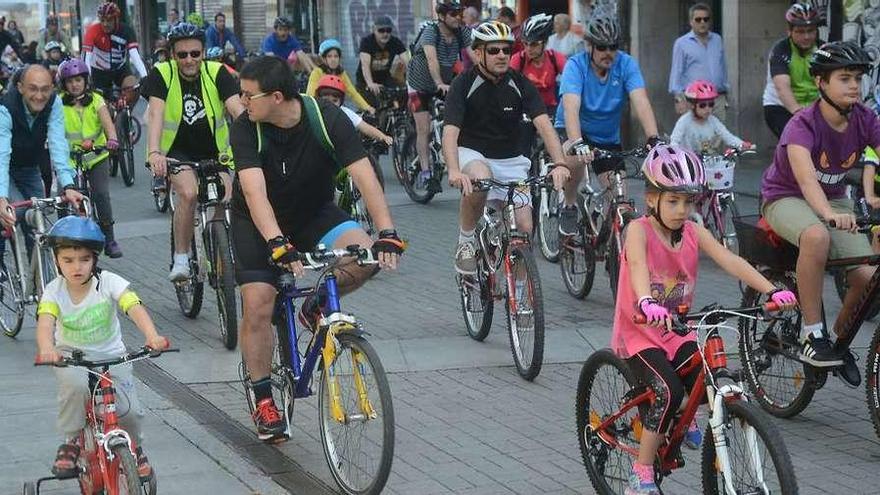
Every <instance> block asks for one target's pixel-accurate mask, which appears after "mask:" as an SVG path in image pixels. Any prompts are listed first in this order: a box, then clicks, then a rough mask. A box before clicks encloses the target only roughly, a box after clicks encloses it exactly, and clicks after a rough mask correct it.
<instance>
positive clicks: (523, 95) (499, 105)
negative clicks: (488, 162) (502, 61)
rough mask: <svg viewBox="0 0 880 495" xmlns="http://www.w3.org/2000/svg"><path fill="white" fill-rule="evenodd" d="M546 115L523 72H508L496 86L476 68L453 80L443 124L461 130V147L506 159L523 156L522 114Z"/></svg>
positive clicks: (539, 96) (536, 91)
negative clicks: (521, 154)
mask: <svg viewBox="0 0 880 495" xmlns="http://www.w3.org/2000/svg"><path fill="white" fill-rule="evenodd" d="M546 113H547V107H546V106H545V105H544V102H543V101H542V100H541V95H540V94H538V90H537V89H535V86H534V85H533V84H532V83H531V82H529V80H528V79H526V78H525V77H523V75H522V74H520V73H519V72H514V71H511V70H508V71H507V74H505V75H504V77H502V78H501V80H500V81H498V83H492V82H490V81H489V80H487V79H484V78H483V77H482V76H481V75H480V73H479V72H478V69H477V67H473V68H471V69H470V70H468V71H467V72H465V73H464V74H462V75H460V76H458V77H456V78H455V79H454V80H453V81H452V86H451V87H450V88H449V94H448V95H447V96H446V110H445V113H444V116H443V119H444V120H443V121H444V123H445V125H454V126H456V127H458V128H459V129H461V133H460V134H459V136H458V145H459V146H464V147H465V148H471V149H473V150H476V151H479V152H480V153H482V154H483V156H485V157H486V158H498V159H502V158H513V157H515V156H517V155H519V154H520V150H521V148H522V147H521V146H519V144H518V143H519V142H520V139H522V136H521V135H520V134H521V130H522V125H521V123H522V115H523V114H526V115H528V116H529V117H530V118H531V119H533V120H534V118H535V117H537V116H539V115H541V114H546Z"/></svg>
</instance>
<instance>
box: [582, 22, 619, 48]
mask: <svg viewBox="0 0 880 495" xmlns="http://www.w3.org/2000/svg"><path fill="white" fill-rule="evenodd" d="M584 38H586V39H587V40H589V41H590V43H592V44H594V45H606V46H607V45H613V44H615V43H617V42H618V41H620V25H619V24H617V20H616V19H614V18H613V17H610V16H598V17H594V18H592V19H590V22H589V23H588V24H587V28H586V29H585V30H584Z"/></svg>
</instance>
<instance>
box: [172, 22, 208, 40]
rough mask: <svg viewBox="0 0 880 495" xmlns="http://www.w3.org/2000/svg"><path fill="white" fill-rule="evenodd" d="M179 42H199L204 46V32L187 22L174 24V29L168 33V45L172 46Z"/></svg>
mask: <svg viewBox="0 0 880 495" xmlns="http://www.w3.org/2000/svg"><path fill="white" fill-rule="evenodd" d="M180 40H199V41H201V42H202V44H203V45H204V44H205V32H204V31H202V29H201V28H200V27H198V26H196V25H194V24H190V23H188V22H181V23H178V24H175V25H174V27H172V28H171V30H170V31H168V43H170V44H171V45H174V43H176V42H178V41H180Z"/></svg>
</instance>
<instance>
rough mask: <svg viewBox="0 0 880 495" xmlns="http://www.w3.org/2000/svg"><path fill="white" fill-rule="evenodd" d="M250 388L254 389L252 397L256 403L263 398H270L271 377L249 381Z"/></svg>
mask: <svg viewBox="0 0 880 495" xmlns="http://www.w3.org/2000/svg"><path fill="white" fill-rule="evenodd" d="M251 388H253V389H254V399H255V402H257V403H259V402H260V401H261V400H263V399H271V398H272V379H271V378H269V377H268V376H267V377H266V378H262V379H260V380H257V381H255V382H251Z"/></svg>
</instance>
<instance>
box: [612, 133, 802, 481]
mask: <svg viewBox="0 0 880 495" xmlns="http://www.w3.org/2000/svg"><path fill="white" fill-rule="evenodd" d="M642 172H643V174H644V175H645V185H646V187H645V202H646V203H647V205H648V215H647V216H645V217H642V218H639V219H637V220H635V221H633V222H632V223H630V225H629V226H628V227H627V231H626V241H625V243H624V249H623V253H621V256H620V258H621V263H620V278H619V279H618V285H617V286H618V291H617V305H616V308H615V312H614V329H613V331H612V334H611V346H612V348H613V349H614V351H615V352H616V353H617V354H618V355H619V356H620V357H622V358H625V359H626V362H627V364H628V365H629V367H630V368H631V369H632V370H633V372H634V373H635V375H636V376H637V377H638V379H639V381H640V382H642V383H644V384H645V385H647V386H648V387H650V388H651V389H652V390H653V391H654V392H655V394H656V395H657V399H656V400H655V401H654V403H653V404H651V406H650V407H649V408H648V411H647V413H646V414H644V415H643V416H642V424H643V426H644V430H643V433H642V437H641V444H640V446H639V455H638V458H637V459H636V461H635V462H634V463H633V468H632V473H631V475H630V479H629V484H628V486H627V489H626V492H625V493H626V495H650V494H656V493H658V490H657V487H656V485H655V484H654V469H653V462H654V457H655V456H656V454H657V449H658V447H659V446H660V444H661V442H662V440H663V433H665V432H666V430H667V429H668V428H669V425H670V423H671V422H672V419H673V417H674V416H675V414H676V412H677V411H678V408H679V406H680V405H681V402H682V399H683V398H684V395H685V393H686V391H687V390H690V389H691V388H692V387H693V385H694V382H695V380H696V378H697V375H698V374H699V370H695V371H694V372H692V373H690V375H689V376H686V377H684V378H681V377H679V376H678V374H677V373H676V370H677V369H679V368H680V367H682V366H683V365H685V364H686V363H687V362H688V361H689V360H690V359H692V358H693V356H694V355H695V354H696V353H697V352H698V349H697V343H696V335H694V334H689V335H687V336H685V337H681V336H679V335H677V334H675V333H674V332H672V331H670V330H669V323H671V315H672V314H674V313H675V311H676V307H677V306H679V305H682V304H684V305H687V306H690V304H691V301H692V300H693V295H694V287H695V286H696V284H697V271H698V266H699V257H700V252H701V251H702V252H704V253H706V254H707V255H709V257H710V258H712V259H713V260H714V261H715V262H716V263H718V265H719V266H720V267H721V268H723V269H724V270H725V271H727V272H728V273H730V274H731V275H733V276H734V277H736V278H738V279H740V280H742V281H743V282H745V283H746V284H748V285H749V286H751V287H754V288H755V289H757V290H759V291H761V292H764V293H767V294H769V295H770V297H771V298H772V300H773V301H774V302H777V303H779V304H780V305H781V306H783V307H784V308H786V309H788V308H792V307H794V305H795V304H796V301H795V297H794V294H792V293H791V292H790V291H787V290H780V289H777V288H776V287H775V286H773V284H771V283H770V282H769V281H768V280H767V279H766V278H764V277H763V276H762V275H761V274H760V273H758V271H757V270H755V269H754V268H752V266H751V265H749V264H748V263H747V262H746V261H745V260H743V259H742V258H740V257H739V256H737V255H735V254H733V253H731V252H730V251H728V250H727V249H726V248H725V247H724V246H722V245H721V244H719V243H718V241H716V240H715V238H714V237H713V236H712V234H711V233H710V232H709V231H708V230H706V229H705V228H704V227H702V226H700V225H698V224H696V223H694V222H692V221H690V220H688V218H690V215H691V214H692V213H693V209H694V200H695V197H696V195H698V194H701V193H702V191H703V187H704V176H703V166H702V164H701V163H700V160H699V158H697V157H696V155H694V154H693V153H692V152H690V151H688V150H686V149H684V148H680V147H677V146H670V145H666V144H661V145H658V146H656V147H655V148H654V149H653V150H651V151H650V152H649V153H648V157H647V158H646V159H645V162H644V164H643V165H642ZM640 314H644V315H645V316H646V317H647V319H648V325H636V324H635V323H634V322H633V317H635V316H636V315H640ZM701 441H702V434H701V433H700V429H699V427H698V426H697V424H696V422H693V423H692V424H691V425H690V428H689V430H688V433H687V435H686V437H685V445H686V446H687V447H689V448H692V449H696V448H698V447H699V445H700V442H701Z"/></svg>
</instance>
